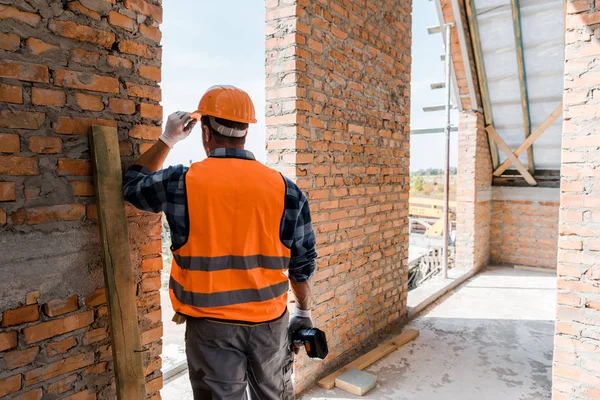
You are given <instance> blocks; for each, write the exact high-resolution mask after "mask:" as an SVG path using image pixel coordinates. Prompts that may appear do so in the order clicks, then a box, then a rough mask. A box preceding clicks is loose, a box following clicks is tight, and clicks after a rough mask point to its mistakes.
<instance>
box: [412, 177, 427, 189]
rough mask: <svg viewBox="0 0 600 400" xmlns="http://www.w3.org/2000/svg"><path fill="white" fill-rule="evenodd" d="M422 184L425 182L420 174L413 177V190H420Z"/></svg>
mask: <svg viewBox="0 0 600 400" xmlns="http://www.w3.org/2000/svg"><path fill="white" fill-rule="evenodd" d="M424 184H425V181H424V180H423V177H422V176H420V175H419V176H417V177H416V178H415V182H414V184H413V187H414V188H415V192H422V191H423V185H424Z"/></svg>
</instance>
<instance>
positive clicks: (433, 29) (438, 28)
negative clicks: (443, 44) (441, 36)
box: [427, 25, 442, 35]
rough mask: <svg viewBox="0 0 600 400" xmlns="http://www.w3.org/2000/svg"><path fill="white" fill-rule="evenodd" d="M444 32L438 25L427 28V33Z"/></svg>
mask: <svg viewBox="0 0 600 400" xmlns="http://www.w3.org/2000/svg"><path fill="white" fill-rule="evenodd" d="M441 32H442V28H441V27H440V26H439V25H438V26H430V27H429V28H427V33H429V34H430V35H434V34H436V33H441Z"/></svg>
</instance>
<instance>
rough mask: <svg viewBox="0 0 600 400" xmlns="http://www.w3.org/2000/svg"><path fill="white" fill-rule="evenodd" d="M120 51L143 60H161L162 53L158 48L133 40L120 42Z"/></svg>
mask: <svg viewBox="0 0 600 400" xmlns="http://www.w3.org/2000/svg"><path fill="white" fill-rule="evenodd" d="M119 51H120V52H121V53H126V54H133V55H136V56H140V57H143V58H149V59H158V60H160V51H159V49H158V48H156V47H151V46H148V45H146V44H143V43H139V42H136V41H133V40H122V41H120V42H119Z"/></svg>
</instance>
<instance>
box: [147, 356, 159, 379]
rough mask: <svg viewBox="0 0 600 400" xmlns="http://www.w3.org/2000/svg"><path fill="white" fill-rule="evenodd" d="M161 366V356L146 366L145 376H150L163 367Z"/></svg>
mask: <svg viewBox="0 0 600 400" xmlns="http://www.w3.org/2000/svg"><path fill="white" fill-rule="evenodd" d="M161 367H162V360H161V359H160V357H159V358H157V359H156V360H154V361H152V362H151V363H150V364H148V365H147V366H145V367H144V376H148V375H150V374H152V373H153V372H154V371H157V370H159V369H161Z"/></svg>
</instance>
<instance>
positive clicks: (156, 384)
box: [146, 376, 163, 394]
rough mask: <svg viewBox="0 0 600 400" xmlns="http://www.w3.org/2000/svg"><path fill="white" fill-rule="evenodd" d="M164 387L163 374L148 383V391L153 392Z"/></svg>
mask: <svg viewBox="0 0 600 400" xmlns="http://www.w3.org/2000/svg"><path fill="white" fill-rule="evenodd" d="M162 387H163V378H162V376H160V377H158V378H156V379H153V380H151V381H150V382H147V383H146V393H148V394H151V393H154V392H158V391H159V390H160V389H162Z"/></svg>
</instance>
